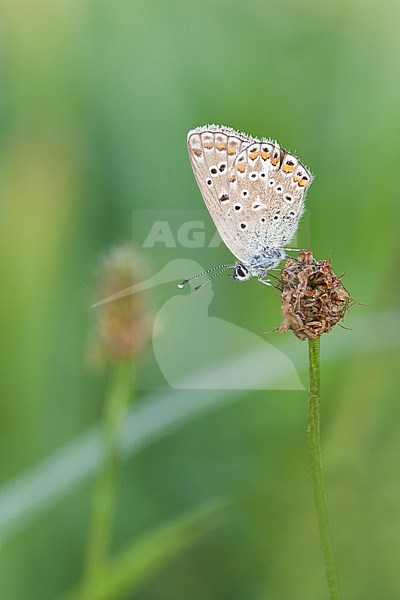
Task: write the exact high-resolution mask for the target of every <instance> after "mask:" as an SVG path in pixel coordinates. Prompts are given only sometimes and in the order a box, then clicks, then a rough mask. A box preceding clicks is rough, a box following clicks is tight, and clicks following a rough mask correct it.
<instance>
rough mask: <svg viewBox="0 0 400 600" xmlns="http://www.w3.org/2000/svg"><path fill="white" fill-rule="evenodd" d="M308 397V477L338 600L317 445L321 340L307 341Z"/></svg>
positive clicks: (331, 585) (333, 592) (332, 595)
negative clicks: (311, 483)
mask: <svg viewBox="0 0 400 600" xmlns="http://www.w3.org/2000/svg"><path fill="white" fill-rule="evenodd" d="M308 343H309V359H310V393H309V404H308V443H309V448H310V458H311V473H312V482H313V490H314V502H315V508H316V511H317V518H318V528H319V535H320V540H321V548H322V553H323V556H324V562H325V571H326V577H327V580H328V587H329V594H330V598H331V600H340V589H339V580H338V576H337V572H336V566H335V561H334V557H333V548H332V540H331V536H330V533H329V526H328V513H327V507H326V496H325V484H324V474H323V470H322V457H321V444H320V402H319V386H320V338H319V337H318V338H316V339H309V340H308Z"/></svg>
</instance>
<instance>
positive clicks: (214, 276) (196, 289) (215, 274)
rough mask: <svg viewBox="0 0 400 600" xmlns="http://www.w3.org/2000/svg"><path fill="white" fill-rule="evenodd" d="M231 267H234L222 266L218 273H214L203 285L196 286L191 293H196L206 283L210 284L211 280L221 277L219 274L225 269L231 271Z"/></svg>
mask: <svg viewBox="0 0 400 600" xmlns="http://www.w3.org/2000/svg"><path fill="white" fill-rule="evenodd" d="M232 267H234V265H223V268H222V269H221V270H220V271H217V273H214V275H211V277H209V278H208V279H206V280H205V281H203V283H200V285H196V287H194V288H193V290H192V291H193V292H198V291H199V289H201V288H202V287H203V285H206V283H210V281H212V280H213V279H215V278H216V277H218V275H221V273H223V272H224V271H226V270H227V269H231V268H232Z"/></svg>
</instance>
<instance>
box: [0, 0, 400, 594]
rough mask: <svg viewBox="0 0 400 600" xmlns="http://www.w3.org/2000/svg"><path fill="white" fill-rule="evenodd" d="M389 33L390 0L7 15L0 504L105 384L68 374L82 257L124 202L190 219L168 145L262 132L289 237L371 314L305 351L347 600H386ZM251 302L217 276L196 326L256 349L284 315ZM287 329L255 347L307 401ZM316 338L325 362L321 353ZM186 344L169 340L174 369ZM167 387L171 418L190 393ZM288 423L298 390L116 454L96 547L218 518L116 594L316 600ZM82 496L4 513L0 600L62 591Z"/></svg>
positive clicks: (390, 445) (60, 441)
mask: <svg viewBox="0 0 400 600" xmlns="http://www.w3.org/2000/svg"><path fill="white" fill-rule="evenodd" d="M399 25H400V4H399V3H398V2H395V1H394V0H382V1H381V2H379V3H376V2H371V1H370V0H369V1H368V0H367V2H360V1H359V0H350V1H348V2H344V1H334V2H325V1H323V2H319V1H317V0H305V1H303V2H301V3H300V2H291V1H289V0H288V1H283V2H278V3H277V2H272V1H271V0H267V1H264V2H260V1H257V0H256V1H255V2H251V3H244V2H240V1H239V0H233V1H230V2H228V1H221V2H215V1H214V2H210V1H209V0H203V1H202V2H197V3H196V2H179V1H171V2H161V1H160V0H158V1H154V2H152V1H133V0H131V1H128V0H125V1H119V0H117V1H116V2H109V1H108V2H106V1H104V0H97V1H96V2H94V1H90V0H80V1H77V0H70V1H68V2H59V1H54V0H42V1H39V0H29V1H25V2H24V1H23V0H21V1H20V0H4V1H3V3H2V6H1V37H0V47H1V70H2V75H1V77H2V84H1V90H2V92H1V175H0V190H1V209H0V210H1V218H0V239H1V243H2V246H3V252H2V254H1V273H2V285H1V288H2V293H1V297H2V308H1V314H2V339H3V343H2V346H1V365H2V373H3V375H2V385H3V394H2V402H1V406H0V410H1V415H0V428H1V437H0V445H1V446H0V447H1V478H2V482H3V486H5V488H2V489H8V486H10V485H11V486H13V485H15V483H16V481H17V479H16V478H18V477H20V476H23V475H24V474H25V473H26V472H28V470H29V469H32V468H36V466H39V468H41V467H42V466H43V465H45V461H46V460H48V459H49V457H52V456H53V453H54V452H56V451H57V450H58V449H60V448H61V449H62V448H63V447H64V446H65V444H67V443H71V444H72V446H73V445H74V443H75V440H76V439H78V438H79V436H81V435H85V432H86V431H87V430H89V429H90V427H91V426H93V425H95V424H96V423H98V422H99V421H100V419H101V414H102V409H103V404H104V400H105V394H106V391H105V390H106V388H107V384H108V377H109V373H108V371H107V370H106V369H105V370H102V371H101V372H98V371H95V370H93V369H91V368H90V365H88V361H87V344H88V339H89V337H90V330H91V326H92V321H91V313H90V310H89V308H88V307H89V306H90V303H91V301H92V300H93V292H92V286H93V270H94V267H95V266H96V264H97V261H98V257H99V256H100V255H102V254H103V253H104V252H106V251H107V250H108V249H109V248H110V247H111V246H113V245H115V244H118V243H120V242H121V241H126V240H128V241H130V240H132V237H133V234H132V218H133V219H135V214H138V213H137V211H139V212H140V211H145V210H146V211H147V210H151V211H160V212H161V211H163V215H164V217H163V218H166V217H165V215H166V214H167V212H168V211H193V210H198V209H202V200H201V197H200V194H199V192H198V190H197V186H196V184H195V181H194V178H193V175H192V172H191V169H190V165H189V161H188V158H187V153H186V133H187V131H188V130H189V129H191V128H193V127H195V126H198V125H202V124H205V123H208V122H216V123H223V124H227V125H230V126H232V127H234V128H235V129H239V130H242V131H246V132H249V133H251V134H253V135H256V136H263V135H264V136H268V137H272V138H276V139H278V140H279V142H280V143H281V145H282V146H283V147H286V148H290V149H292V150H294V151H296V152H297V153H298V155H299V156H300V157H301V158H302V160H303V161H304V162H305V164H307V165H309V166H310V167H311V169H312V171H313V172H314V173H315V174H316V180H315V182H314V183H313V185H312V187H311V189H310V192H309V194H308V201H307V206H308V213H307V215H306V218H305V220H304V223H303V224H302V229H301V232H300V238H299V239H300V242H301V241H302V240H304V245H308V244H309V243H310V244H311V247H312V248H313V250H314V253H315V255H316V256H317V257H318V258H325V257H326V256H328V254H329V253H330V252H332V258H333V266H334V268H335V270H336V272H337V273H341V272H343V271H345V272H346V276H345V283H346V285H347V287H348V288H349V290H350V291H351V294H352V296H353V297H354V298H356V299H358V300H360V301H361V302H363V303H364V304H365V305H366V306H355V307H354V308H353V309H352V310H351V312H350V314H349V316H348V317H347V318H346V323H345V324H346V326H348V327H351V328H352V331H345V330H342V329H339V328H337V330H336V331H334V332H333V333H332V334H331V335H330V336H329V337H328V336H325V337H324V339H323V342H322V355H323V368H322V404H323V409H322V419H323V426H322V437H323V453H324V460H325V472H326V483H327V495H328V504H329V510H330V521H331V526H332V532H333V538H334V543H335V550H336V556H337V562H338V568H339V572H340V579H341V584H342V588H343V593H344V597H345V598H347V599H348V600H358V599H360V600H361V599H362V600H394V599H396V598H398V597H399V589H400V576H399V571H398V565H399V555H400V511H399V506H400V502H399V500H400V478H399V472H400V471H399V467H400V464H399V456H400V441H399V440H400V425H399V422H400V421H399V418H400V404H399V402H398V398H399V383H400V382H399V369H398V364H399V342H400V339H399V320H398V316H399V313H398V311H397V309H398V298H399V296H398V293H399V276H398V273H399V268H398V265H399V235H398V227H399V219H400V202H399V183H398V170H399V168H398V161H399V156H400V77H399V62H398V57H399V51H400V47H399V46H400V44H399V35H398V31H399ZM135 211H136V212H135ZM171 214H172V213H171ZM174 214H175V213H174ZM183 214H185V213H183ZM204 218H205V219H206V220H207V219H208V217H206V216H204ZM207 222H208V226H209V225H210V223H209V221H207ZM142 233H143V236H144V235H145V233H146V232H145V231H143V232H142ZM134 237H135V236H134ZM138 237H140V232H139V234H138ZM134 241H135V243H136V244H137V245H140V243H141V241H140V239H135V240H134ZM142 253H143V255H144V256H145V258H146V260H147V264H148V271H149V273H150V274H153V273H157V272H158V271H159V270H160V269H161V268H162V267H163V265H164V264H165V263H166V262H167V261H168V260H170V259H171V258H192V259H194V260H197V261H199V262H200V264H202V265H203V266H204V267H207V266H212V265H213V264H218V261H219V262H225V261H227V260H230V258H229V252H228V251H227V250H226V249H225V248H224V247H223V246H221V247H220V248H218V249H214V250H209V249H207V250H205V251H204V253H203V251H202V249H197V250H191V251H190V254H187V253H186V251H185V249H184V248H179V247H178V248H176V249H175V250H174V251H173V252H172V253H171V252H168V253H165V254H164V253H163V252H162V251H161V250H160V251H158V252H147V251H146V249H142ZM190 274H191V273H180V272H178V273H176V279H177V280H178V279H179V278H181V277H183V276H186V275H190ZM261 287H262V286H259V285H258V284H257V283H256V282H249V283H248V284H246V285H244V286H238V285H236V284H234V283H233V282H232V281H230V280H229V279H228V278H226V277H221V278H220V281H217V282H216V283H215V284H214V285H213V290H214V297H213V299H212V303H211V307H210V314H211V315H212V316H214V317H218V318H220V319H224V320H226V321H228V322H230V323H233V324H236V325H239V326H241V327H242V328H244V329H246V330H248V331H249V332H252V333H253V334H254V335H255V336H256V337H257V338H260V339H261V338H262V339H265V337H264V336H262V332H264V331H267V330H270V329H273V328H274V327H275V326H276V325H277V324H278V323H279V322H280V304H279V297H278V295H277V294H275V293H274V292H273V290H268V289H267V288H262V289H261ZM175 294H176V288H175V283H171V284H164V285H162V286H159V287H157V288H155V289H154V290H152V291H151V292H150V296H151V303H152V307H153V308H152V310H153V312H154V313H155V312H156V311H157V310H158V309H159V308H160V307H161V306H162V305H163V303H164V302H166V301H167V300H168V299H169V298H171V297H172V296H174V295H175ZM194 306H195V304H194ZM193 310H194V309H193ZM193 320H194V323H195V322H196V314H195V312H193ZM199 327H200V325H199ZM200 334H201V331H200V330H199V336H200ZM283 337H284V338H285V340H284V342H282V338H283ZM282 338H280V337H279V336H277V335H276V334H275V336H273V335H271V336H269V338H267V339H268V341H269V343H270V344H272V345H274V346H276V347H279V345H280V344H285V351H286V352H289V353H290V352H291V349H292V351H293V356H292V357H291V360H293V362H294V363H295V364H296V365H297V363H296V361H297V360H298V358H296V357H300V356H303V359H301V360H299V362H298V369H299V375H300V378H301V380H302V382H303V384H304V385H305V386H306V385H307V373H306V372H305V371H304V368H303V366H302V365H304V364H305V355H306V353H307V346H306V344H303V343H301V342H300V341H299V340H297V339H296V338H295V337H294V336H292V334H287V335H286V336H282ZM195 342H196V340H193V339H188V340H187V347H189V348H190V345H191V344H193V343H195ZM201 343H202V344H203V346H202V348H203V350H204V354H206V353H207V341H202V342H201ZM331 344H332V345H336V346H335V347H337V348H338V349H339V350H338V351H337V352H336V353H332V354H331V358H330V359H329V360H328V357H329V356H330V355H329V348H330V346H331ZM332 347H333V346H332ZM186 351H187V350H185V348H182V346H180V347H177V346H176V345H174V344H171V346H170V352H171V356H174V357H175V356H176V361H177V362H179V360H180V356H181V355H182V353H185V352H186ZM234 351H235V352H237V354H240V351H241V348H235V349H234ZM325 357H326V359H325ZM142 360H143V363H142V367H141V374H142V375H139V379H138V381H137V386H138V388H139V391H138V393H137V396H138V398H137V401H136V405H137V407H138V410H139V409H141V408H143V407H144V406H145V405H146V403H148V402H151V397H150V395H151V394H152V393H153V392H152V389H151V388H152V382H154V387H156V388H157V389H158V392H157V393H158V394H161V395H162V394H164V393H165V403H166V404H165V407H166V408H165V407H164V409H163V410H166V411H168V404H167V403H168V402H169V399H170V397H171V396H170V395H171V392H169V391H168V384H167V382H165V381H164V380H163V377H162V375H161V374H160V370H159V368H158V365H157V361H156V360H155V359H154V357H153V355H152V347H151V344H150V345H149V347H148V349H147V351H146V353H145V356H144V357H143V359H142ZM211 366H213V367H214V366H215V365H214V364H213V365H210V367H211ZM141 377H142V380H141ZM187 377H190V373H187ZM168 394H169V395H168ZM174 394H175V395H174V398H175V400H177V401H178V404H179V402H180V403H182V405H184V403H185V401H189V400H190V399H191V394H192V392H191V391H190V390H187V391H179V392H174ZM207 394H208V392H204V399H205V401H206V399H207V397H208V395H207ZM160 397H161V396H160ZM200 402H201V398H200ZM154 418H155V419H156V418H157V415H156V413H155V415H154ZM306 419H307V394H306V391H299V390H293V391H273V390H267V391H265V392H263V391H253V392H245V391H244V392H241V393H236V394H232V401H229V399H228V401H227V402H226V403H225V404H223V405H221V406H218V407H216V408H215V410H208V411H203V412H202V413H201V414H200V415H199V416H198V417H196V418H192V419H190V420H189V421H188V422H185V423H183V424H182V425H181V426H179V427H176V428H175V429H174V431H172V432H168V433H165V434H163V433H162V432H160V434H159V435H158V436H155V439H154V441H153V443H151V444H148V445H146V447H144V448H143V449H142V450H141V451H139V452H136V453H135V454H134V455H131V456H130V457H129V458H128V459H127V460H125V461H123V464H122V466H121V468H120V471H119V480H118V503H117V517H116V522H115V528H116V535H115V539H114V542H113V553H114V554H115V555H117V554H118V552H119V551H120V550H121V549H122V548H124V547H125V546H126V545H127V544H128V543H130V542H131V541H132V540H134V539H135V538H136V537H137V536H138V535H143V534H144V533H145V532H146V530H149V529H151V528H154V527H156V526H158V525H159V524H161V523H163V522H165V521H167V520H168V519H171V518H173V517H177V516H179V515H180V514H184V513H185V512H186V511H189V510H190V509H192V508H195V507H198V506H202V505H203V503H205V502H207V501H208V500H212V499H214V498H218V497H223V498H224V499H227V502H228V505H227V508H226V509H225V510H224V511H223V515H222V516H221V519H220V522H219V523H218V524H217V526H216V527H213V528H212V529H207V528H205V531H204V535H203V536H202V537H201V539H199V540H198V541H197V542H196V543H194V544H193V545H191V546H190V548H188V549H187V550H186V551H185V552H183V553H181V554H180V555H179V556H177V557H175V558H174V559H173V560H171V561H170V562H168V564H166V565H165V566H164V567H163V568H162V569H159V570H157V571H155V572H154V574H153V575H152V576H151V577H149V578H148V579H147V580H146V581H145V582H144V584H143V585H142V586H141V587H140V589H139V590H138V591H137V592H135V593H133V592H132V593H131V592H127V593H126V592H125V594H124V595H122V596H121V597H122V598H132V599H133V598H134V599H135V600H136V599H137V600H163V599H171V600H181V599H182V600H183V599H184V600H187V599H190V600H205V599H206V600H217V599H218V600H222V599H227V600H228V599H229V600H259V599H260V600H261V599H262V598H270V599H272V600H320V599H322V598H326V597H327V591H326V583H325V580H324V573H323V564H322V559H321V555H320V550H319V543H318V533H317V529H316V522H315V515H314V508H313V504H312V490H311V480H310V475H309V470H308V450H307V438H306ZM29 472H31V471H29ZM67 475H68V474H65V476H67ZM57 476H58V477H59V478H60V479H61V480H62V479H63V477H64V473H63V472H62V469H60V471H59V472H58V473H57ZM43 487H44V488H46V485H45V484H44V486H43ZM92 491H93V478H91V477H87V478H85V479H84V481H82V482H81V483H80V484H79V485H76V486H73V485H71V489H70V490H69V491H68V493H65V494H64V495H63V497H62V498H61V499H60V500H59V501H57V502H54V503H53V504H52V505H51V506H49V508H48V509H46V510H43V511H41V512H38V514H37V515H36V516H35V515H33V516H32V515H31V517H30V518H29V519H27V520H26V523H24V515H22V516H21V519H20V523H19V526H18V527H16V528H15V531H14V530H12V531H11V530H10V531H11V533H10V534H9V535H7V539H5V540H4V544H3V547H2V549H1V553H2V558H1V566H0V570H1V590H2V591H1V596H2V598H6V599H7V600H27V599H29V600H30V599H40V600H47V599H52V598H57V597H59V595H60V594H61V593H62V592H64V591H66V590H68V589H69V588H70V587H71V586H74V585H76V584H77V583H78V582H79V580H80V577H81V575H82V569H83V560H84V555H85V544H86V539H87V533H88V523H89V517H90V511H91V500H92ZM23 495H24V497H23V498H21V502H22V503H24V502H25V503H27V504H28V508H27V509H26V511H25V513H26V514H29V502H30V498H29V493H28V492H26V491H25V492H24V493H23ZM0 506H1V503H0ZM22 512H23V511H22ZM25 513H24V514H25ZM1 517H2V515H1V512H0V518H1ZM206 529H207V530H206Z"/></svg>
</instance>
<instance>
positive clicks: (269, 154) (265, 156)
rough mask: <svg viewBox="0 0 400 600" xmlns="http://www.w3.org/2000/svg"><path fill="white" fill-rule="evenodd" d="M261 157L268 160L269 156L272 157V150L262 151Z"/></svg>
mask: <svg viewBox="0 0 400 600" xmlns="http://www.w3.org/2000/svg"><path fill="white" fill-rule="evenodd" d="M261 158H262V159H263V160H267V158H271V152H264V150H263V151H262V152H261Z"/></svg>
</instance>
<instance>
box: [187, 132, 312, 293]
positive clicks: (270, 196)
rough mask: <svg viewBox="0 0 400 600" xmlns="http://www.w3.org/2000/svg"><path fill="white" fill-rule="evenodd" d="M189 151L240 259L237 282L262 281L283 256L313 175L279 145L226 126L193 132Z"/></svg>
mask: <svg viewBox="0 0 400 600" xmlns="http://www.w3.org/2000/svg"><path fill="white" fill-rule="evenodd" d="M188 152H189V157H190V161H191V165H192V169H193V172H194V175H195V178H196V181H197V184H198V186H199V188H200V191H201V194H202V196H203V199H204V202H205V204H206V206H207V209H208V211H209V213H210V215H211V217H212V219H213V221H214V223H215V226H216V228H217V230H218V232H219V234H220V236H221V238H222V240H223V241H224V242H225V244H226V246H227V247H228V248H229V249H230V250H231V252H232V253H233V254H234V255H235V257H236V258H237V259H238V262H237V263H236V264H235V265H233V268H234V274H233V278H234V279H236V280H238V281H246V280H247V279H249V278H250V277H257V278H258V279H260V280H261V279H263V278H264V277H265V276H266V275H267V272H268V270H270V269H273V268H275V267H276V266H277V265H279V263H280V262H281V260H282V259H283V258H284V257H285V251H284V247H285V246H286V245H287V244H288V243H289V242H290V240H291V239H292V237H293V236H294V234H295V232H296V229H297V226H298V222H299V220H300V218H301V215H302V213H303V211H304V199H305V192H306V189H307V188H308V186H309V185H310V183H311V182H312V175H311V174H310V172H309V171H308V170H307V169H306V168H305V167H304V166H303V165H302V164H301V162H300V161H299V160H298V158H296V157H295V156H294V155H293V154H290V153H289V152H287V151H286V150H284V149H283V148H281V147H280V146H279V144H278V143H277V142H275V141H272V140H269V139H257V138H253V137H251V136H247V135H245V134H243V133H239V132H237V131H235V130H234V129H231V128H230V127H225V126H218V125H206V126H204V127H198V128H196V129H193V130H191V131H190V132H189V134H188Z"/></svg>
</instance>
